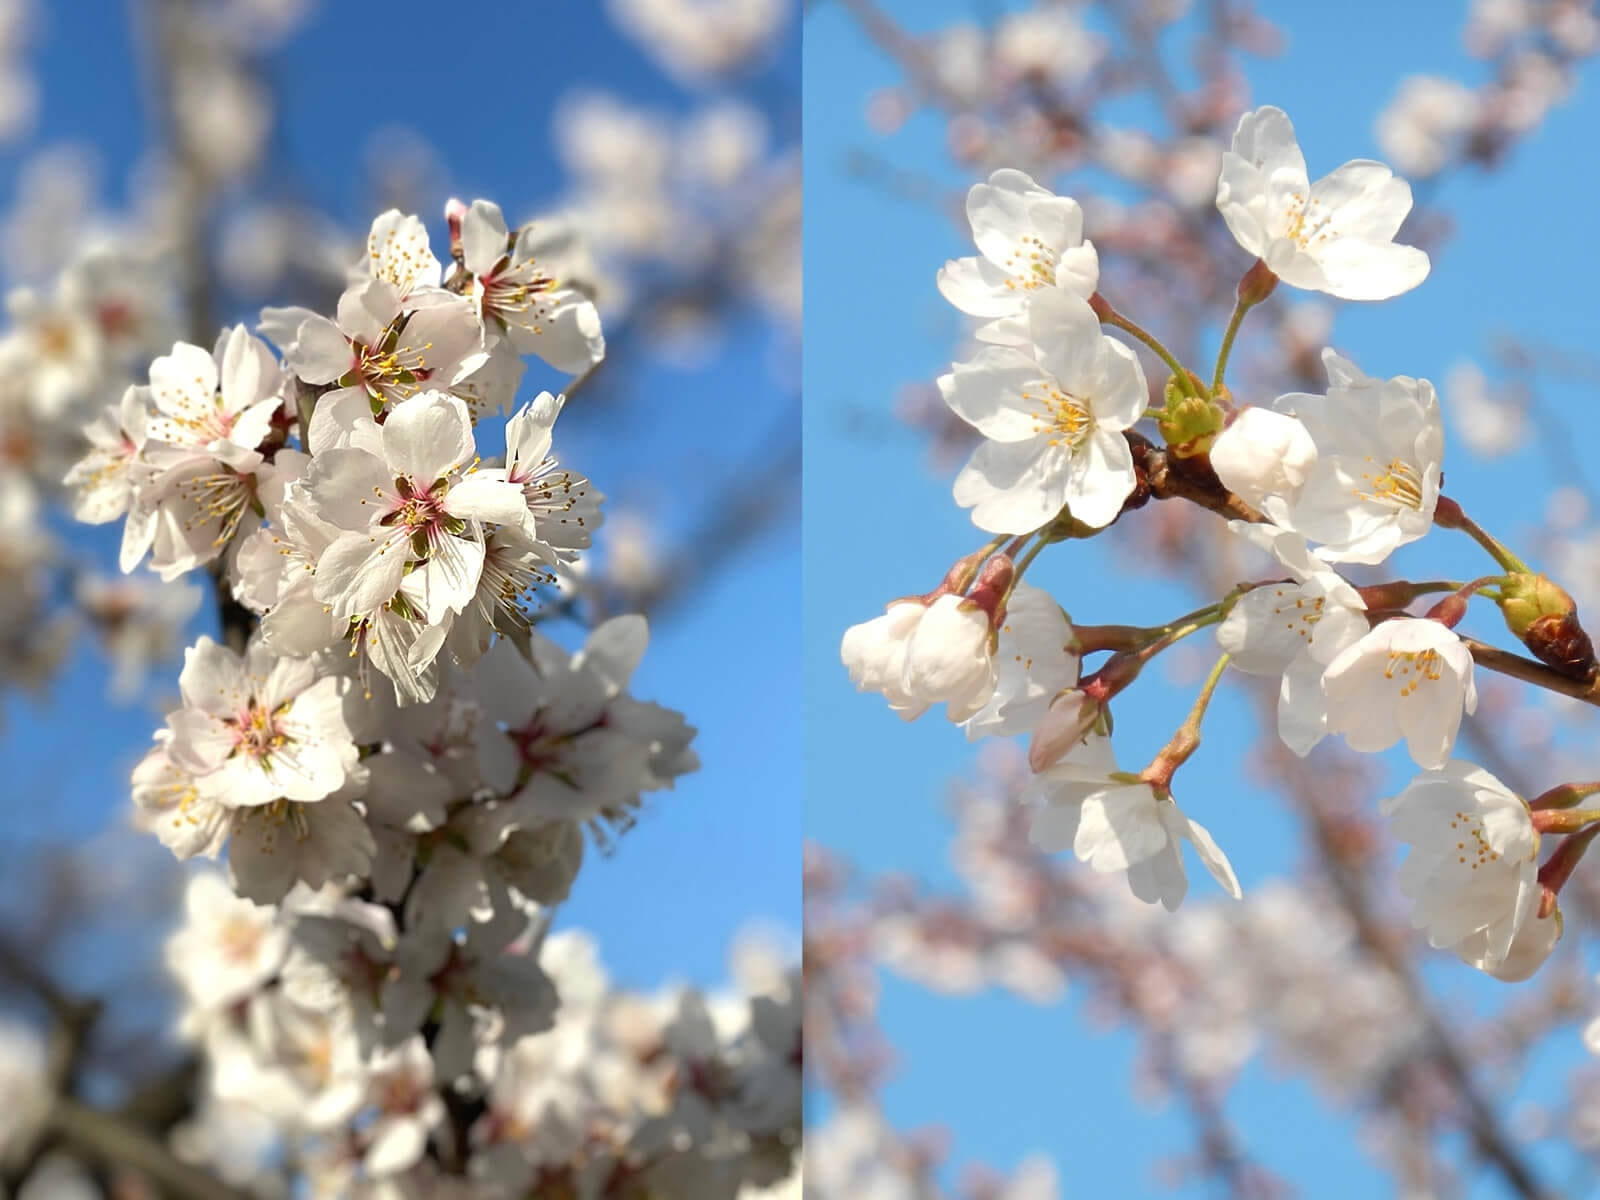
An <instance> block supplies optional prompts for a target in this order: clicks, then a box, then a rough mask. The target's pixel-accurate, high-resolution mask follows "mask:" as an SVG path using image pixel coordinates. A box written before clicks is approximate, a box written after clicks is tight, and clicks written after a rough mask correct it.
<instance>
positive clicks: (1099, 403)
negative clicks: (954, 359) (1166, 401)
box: [939, 289, 1150, 533]
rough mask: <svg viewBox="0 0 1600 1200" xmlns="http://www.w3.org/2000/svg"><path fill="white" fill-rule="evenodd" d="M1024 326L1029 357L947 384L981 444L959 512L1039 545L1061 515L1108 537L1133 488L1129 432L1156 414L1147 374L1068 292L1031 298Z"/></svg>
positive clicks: (1014, 352) (1003, 359)
mask: <svg viewBox="0 0 1600 1200" xmlns="http://www.w3.org/2000/svg"><path fill="white" fill-rule="evenodd" d="M1027 322H1028V328H1029V332H1030V335H1031V338H1032V344H1031V345H1030V346H1029V347H1027V348H1026V349H1019V348H1017V347H1014V346H990V347H987V348H985V349H984V350H982V351H980V352H979V354H978V356H977V357H976V358H974V359H972V360H971V361H969V362H965V363H957V364H956V365H955V366H954V367H953V368H952V369H951V371H950V373H949V374H946V375H941V376H940V377H939V391H940V393H941V394H942V395H943V396H944V400H945V403H946V404H948V405H949V406H950V408H951V410H952V411H953V412H954V413H955V414H956V415H957V416H958V417H960V418H961V419H962V420H963V421H966V422H967V423H968V424H969V425H972V426H973V427H974V428H976V429H977V431H978V432H979V433H981V434H982V435H983V438H984V440H983V442H982V443H980V444H979V446H978V448H977V449H976V450H974V451H973V453H972V457H971V459H969V460H968V462H967V465H966V466H965V467H964V468H962V471H961V473H960V475H958V476H957V477H956V483H955V499H956V503H957V504H959V505H961V506H962V507H963V508H971V509H972V510H973V511H972V521H973V524H975V525H977V526H978V528H980V529H985V530H988V531H989V532H990V533H1031V532H1033V531H1034V530H1035V529H1038V528H1039V527H1040V526H1042V525H1044V524H1046V523H1047V522H1049V521H1050V520H1052V519H1053V518H1054V517H1055V516H1056V515H1057V514H1058V513H1060V512H1061V511H1062V508H1063V507H1065V508H1066V509H1067V511H1069V512H1070V513H1071V514H1072V516H1073V517H1074V518H1076V519H1077V520H1079V521H1081V522H1083V523H1084V524H1086V525H1091V526H1094V527H1095V528H1099V527H1101V526H1104V525H1108V524H1110V523H1111V521H1112V520H1114V519H1115V518H1116V516H1117V514H1118V513H1119V512H1121V510H1122V503H1123V501H1124V500H1126V499H1127V498H1128V496H1129V495H1130V494H1131V493H1132V491H1133V488H1134V471H1133V456H1132V452H1131V451H1130V450H1129V448H1128V444H1127V441H1126V439H1124V438H1123V436H1122V432H1123V430H1125V429H1131V428H1132V427H1133V425H1134V423H1135V422H1136V421H1138V419H1139V418H1140V417H1141V416H1142V415H1143V414H1144V410H1145V407H1146V406H1147V405H1148V403H1149V399H1150V397H1149V390H1148V388H1147V386H1146V384H1145V377H1144V369H1143V368H1142V367H1141V366H1140V365H1139V360H1138V358H1137V357H1135V355H1134V353H1133V351H1132V350H1130V349H1128V347H1127V346H1125V345H1123V344H1122V343H1121V342H1118V341H1115V340H1113V339H1111V338H1109V337H1107V336H1106V335H1105V334H1103V333H1101V332H1100V321H1099V318H1097V317H1096V316H1095V315H1094V312H1093V310H1092V309H1090V307H1089V305H1088V303H1087V302H1086V301H1084V300H1082V299H1079V298H1078V297H1077V296H1075V295H1073V294H1072V293H1071V292H1069V291H1067V290H1064V289H1054V290H1051V291H1047V292H1042V293H1040V294H1039V295H1037V296H1035V297H1034V299H1033V300H1032V302H1031V303H1030V304H1029V306H1028V310H1027Z"/></svg>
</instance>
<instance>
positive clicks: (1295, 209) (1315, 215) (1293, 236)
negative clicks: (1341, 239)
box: [1283, 192, 1339, 250]
mask: <svg viewBox="0 0 1600 1200" xmlns="http://www.w3.org/2000/svg"><path fill="white" fill-rule="evenodd" d="M1283 236H1284V237H1286V238H1288V239H1289V240H1290V241H1291V242H1293V243H1294V244H1295V245H1297V246H1299V247H1300V249H1302V250H1309V249H1311V246H1312V243H1314V242H1326V241H1331V240H1332V239H1333V238H1336V237H1338V236H1339V231H1338V230H1337V229H1335V228H1333V214H1332V213H1331V212H1329V211H1327V210H1326V209H1323V208H1322V207H1321V205H1320V204H1318V202H1317V201H1316V199H1315V198H1312V199H1310V200H1307V199H1306V197H1305V196H1303V195H1301V194H1300V193H1299V192H1296V193H1294V196H1293V198H1292V199H1291V200H1290V202H1289V208H1288V211H1287V212H1285V213H1284V233H1283Z"/></svg>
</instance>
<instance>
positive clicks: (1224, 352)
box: [1211, 297, 1255, 394]
mask: <svg viewBox="0 0 1600 1200" xmlns="http://www.w3.org/2000/svg"><path fill="white" fill-rule="evenodd" d="M1254 307H1255V305H1253V304H1248V303H1246V302H1245V300H1244V299H1243V298H1242V297H1241V298H1240V299H1239V301H1238V302H1237V303H1235V304H1234V306H1233V315H1232V316H1231V317H1229V318H1228V327H1227V329H1225V330H1224V331H1223V333H1222V349H1221V350H1219V351H1217V368H1216V370H1215V371H1213V372H1212V373H1211V391H1212V393H1213V394H1215V393H1216V392H1218V391H1220V390H1221V389H1222V380H1223V377H1224V376H1225V375H1227V373H1228V359H1229V358H1230V357H1231V356H1232V354H1233V341H1234V339H1235V338H1236V337H1238V336H1239V326H1241V325H1243V324H1244V315H1245V313H1247V312H1249V311H1250V310H1251V309H1252V308H1254Z"/></svg>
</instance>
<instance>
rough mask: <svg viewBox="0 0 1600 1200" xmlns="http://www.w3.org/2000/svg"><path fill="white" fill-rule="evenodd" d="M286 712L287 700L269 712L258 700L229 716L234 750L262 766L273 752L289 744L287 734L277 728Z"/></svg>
mask: <svg viewBox="0 0 1600 1200" xmlns="http://www.w3.org/2000/svg"><path fill="white" fill-rule="evenodd" d="M288 711H289V705H288V704H287V703H285V704H282V705H280V706H279V707H278V709H277V710H276V711H275V712H269V711H268V710H267V709H266V708H265V707H263V706H262V705H261V704H260V703H259V702H258V701H254V700H252V701H251V702H250V705H249V706H248V707H247V708H245V709H243V710H241V711H240V712H239V713H237V714H236V715H235V716H233V717H230V718H229V719H228V724H230V725H232V726H233V740H234V747H233V752H234V753H235V754H243V755H245V756H246V757H248V758H253V759H255V760H256V761H257V762H259V763H261V764H262V765H263V766H265V765H266V764H267V763H268V761H269V760H270V759H271V758H272V755H273V754H274V753H276V752H277V751H279V750H282V749H283V748H284V747H285V746H286V745H288V744H289V738H288V735H287V734H285V733H284V732H283V731H282V730H281V729H279V728H278V723H277V718H278V717H281V716H283V715H284V714H285V713H287V712H288Z"/></svg>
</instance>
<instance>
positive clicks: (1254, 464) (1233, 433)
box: [1211, 407, 1317, 515]
mask: <svg viewBox="0 0 1600 1200" xmlns="http://www.w3.org/2000/svg"><path fill="white" fill-rule="evenodd" d="M1316 463H1317V446H1316V443H1315V442H1313V441H1312V440H1311V434H1310V432H1309V431H1308V430H1307V429H1306V427H1305V426H1304V425H1302V424H1301V423H1300V421H1299V420H1298V419H1297V418H1295V417H1291V416H1288V415H1286V414H1285V413H1280V412H1273V411H1272V410H1271V409H1270V408H1253V407H1252V408H1244V409H1241V410H1240V411H1239V415H1238V416H1236V417H1235V418H1234V419H1233V421H1232V422H1231V423H1230V424H1229V425H1228V427H1227V428H1226V429H1224V430H1223V431H1222V432H1221V433H1219V434H1218V435H1217V436H1216V439H1215V440H1214V441H1213V443H1212V446H1211V468H1212V470H1214V471H1216V473H1217V478H1218V479H1220V480H1221V481H1222V485H1223V486H1224V487H1226V488H1227V489H1228V490H1229V491H1230V492H1232V493H1233V494H1234V495H1235V496H1238V497H1239V499H1241V500H1243V501H1244V502H1245V503H1246V504H1249V505H1252V506H1253V507H1255V508H1262V507H1264V506H1265V503H1266V500H1267V497H1269V496H1288V495H1290V494H1292V493H1294V492H1295V491H1297V490H1299V488H1300V485H1301V484H1303V483H1305V481H1306V477H1307V476H1308V475H1309V474H1310V473H1311V468H1312V467H1314V466H1316ZM1269 515H1270V514H1269Z"/></svg>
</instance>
